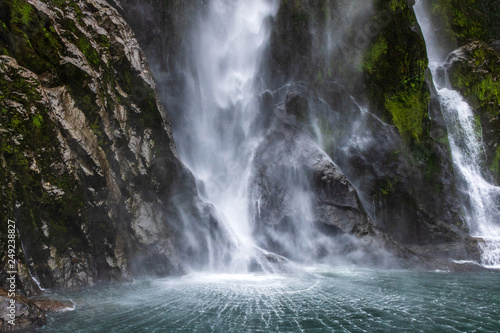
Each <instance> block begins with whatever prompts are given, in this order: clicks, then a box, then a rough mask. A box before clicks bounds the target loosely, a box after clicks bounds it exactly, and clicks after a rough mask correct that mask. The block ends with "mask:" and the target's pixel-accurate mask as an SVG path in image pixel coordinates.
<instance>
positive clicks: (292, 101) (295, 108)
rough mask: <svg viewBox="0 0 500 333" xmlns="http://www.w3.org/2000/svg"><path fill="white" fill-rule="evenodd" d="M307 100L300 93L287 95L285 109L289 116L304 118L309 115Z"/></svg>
mask: <svg viewBox="0 0 500 333" xmlns="http://www.w3.org/2000/svg"><path fill="white" fill-rule="evenodd" d="M307 106H308V102H307V98H306V97H305V96H303V95H301V94H300V93H297V92H290V93H288V95H286V101H285V108H286V112H287V113H288V114H293V115H295V116H297V117H301V118H303V117H304V116H305V115H306V114H307Z"/></svg>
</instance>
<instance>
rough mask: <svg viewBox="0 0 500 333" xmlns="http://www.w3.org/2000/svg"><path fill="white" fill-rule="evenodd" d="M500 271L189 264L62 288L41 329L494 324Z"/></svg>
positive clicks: (452, 328)
mask: <svg viewBox="0 0 500 333" xmlns="http://www.w3.org/2000/svg"><path fill="white" fill-rule="evenodd" d="M499 282H500V274H497V273H474V274H463V273H462V274H454V273H422V272H411V271H385V272H381V271H371V270H356V269H331V268H330V269H327V268H325V267H320V268H318V269H308V270H306V272H305V273H303V274H293V275H265V274H257V275H254V274H243V275H217V274H211V275H209V274H192V275H188V276H185V277H176V278H166V279H158V280H145V281H137V282H134V283H129V284H124V285H119V286H110V287H96V288H88V289H85V290H84V291H81V292H77V293H72V294H67V295H64V294H61V295H58V296H60V297H61V298H64V297H66V298H72V299H73V300H74V302H75V303H76V310H75V311H72V312H67V313H60V314H55V315H53V316H52V317H51V320H50V322H49V324H48V325H47V326H46V327H45V328H43V329H41V331H42V332H331V331H335V332H337V331H339V332H363V331H368V332H374V331H375V332H377V331H378V332H386V331H398V332H429V331H443V332H470V331H474V330H478V329H480V331H482V332H497V331H498V329H499V326H498V322H499V321H500V315H499V313H500V305H499V299H500V291H499V289H498V288H497V286H498V285H499Z"/></svg>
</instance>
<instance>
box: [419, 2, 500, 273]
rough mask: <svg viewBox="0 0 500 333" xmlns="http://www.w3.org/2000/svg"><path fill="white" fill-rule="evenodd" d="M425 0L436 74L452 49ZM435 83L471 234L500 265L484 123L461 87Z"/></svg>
mask: <svg viewBox="0 0 500 333" xmlns="http://www.w3.org/2000/svg"><path fill="white" fill-rule="evenodd" d="M424 1H425V0H419V1H417V2H416V4H415V7H414V8H415V13H416V15H417V19H418V22H419V24H420V27H421V29H422V32H423V34H424V38H425V42H426V45H427V54H428V57H429V67H430V69H431V71H432V74H433V77H436V70H437V69H438V68H439V66H441V65H443V64H444V61H445V57H446V54H448V53H449V52H450V51H451V50H446V49H443V48H442V47H441V46H440V41H439V40H437V39H436V38H435V37H434V30H433V25H432V22H431V20H430V19H429V17H430V15H429V13H428V12H427V9H426V7H425V4H424ZM434 85H435V86H436V89H437V94H438V98H439V102H440V105H441V110H442V112H443V117H444V120H445V122H446V126H447V130H448V140H449V143H450V149H451V153H452V159H453V164H454V168H455V177H456V178H457V184H458V186H459V190H460V192H461V197H462V200H463V205H464V213H463V215H464V218H465V220H466V222H467V225H468V227H469V230H470V234H471V236H474V237H477V238H478V239H479V244H480V248H481V252H482V254H481V263H482V264H483V265H485V266H488V267H497V268H500V187H497V186H495V185H493V184H491V183H489V182H488V181H487V180H486V179H485V177H484V170H483V166H482V165H481V161H483V160H484V148H483V142H482V138H481V129H480V125H476V122H475V118H474V113H473V109H472V107H471V106H470V105H469V104H468V103H467V102H466V101H465V99H464V98H463V97H462V96H461V94H460V93H459V92H458V91H455V90H453V89H452V88H451V87H450V86H449V85H448V84H447V83H446V82H445V83H443V84H441V85H440V84H439V83H437V82H436V81H435V82H434Z"/></svg>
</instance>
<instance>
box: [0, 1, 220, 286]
mask: <svg viewBox="0 0 500 333" xmlns="http://www.w3.org/2000/svg"><path fill="white" fill-rule="evenodd" d="M18 3H19V2H17V1H14V0H6V1H2V2H1V3H0V7H1V11H0V12H1V14H0V16H1V17H0V19H1V20H2V22H5V25H2V27H1V28H0V29H2V30H1V33H2V36H6V38H5V39H0V49H1V50H2V54H5V55H2V56H0V91H1V92H2V96H3V97H4V98H2V99H1V100H0V110H1V111H0V129H2V130H1V131H0V141H1V142H2V154H1V155H0V167H1V170H0V171H1V172H0V175H1V176H0V188H1V189H2V190H1V191H0V199H1V200H0V202H1V203H0V215H1V216H3V217H4V216H5V217H9V218H14V217H15V218H16V219H17V225H16V226H17V229H18V233H16V235H17V237H18V238H17V240H18V241H17V246H18V259H19V261H20V263H21V265H24V266H23V267H25V268H26V269H25V270H24V272H25V274H24V275H23V279H22V281H21V284H22V286H19V287H20V289H21V290H24V291H25V293H26V294H34V293H36V292H38V291H39V288H38V290H37V287H36V286H34V285H36V284H35V283H34V282H33V281H34V279H36V280H39V281H40V285H41V287H42V288H55V289H57V288H74V287H79V286H85V285H91V284H94V283H96V282H98V281H109V280H122V279H130V278H131V277H132V276H134V275H138V274H151V275H165V274H178V273H181V272H183V271H184V268H183V265H184V263H185V261H187V260H190V258H196V261H199V263H200V264H201V263H202V262H203V261H204V260H207V257H206V252H207V248H206V246H207V244H206V243H203V242H200V244H192V243H193V242H192V241H187V240H186V238H185V235H186V234H185V231H186V229H188V228H192V230H191V231H190V235H194V236H193V238H195V239H197V238H202V237H201V235H206V234H210V235H212V236H213V237H219V241H220V242H224V236H223V235H222V234H221V231H220V229H218V228H217V220H216V219H215V218H214V217H213V215H212V213H213V212H212V211H210V209H208V208H207V206H208V205H207V204H205V203H203V202H202V201H201V200H200V199H199V198H198V196H197V193H196V188H195V184H194V180H193V177H192V175H191V174H190V172H189V171H188V170H187V169H186V168H185V166H184V165H183V164H182V163H181V162H180V161H179V159H178V157H177V152H176V149H175V145H174V143H173V140H172V134H171V130H170V122H169V119H168V118H167V115H166V111H165V110H164V108H163V107H162V105H161V104H160V101H159V98H158V94H157V91H156V88H155V83H154V80H153V77H152V74H151V71H150V68H149V65H148V62H147V61H146V58H145V56H144V54H143V52H142V50H141V48H140V47H139V44H138V42H137V40H136V38H135V34H134V32H133V31H132V30H131V28H130V27H129V26H128V24H127V23H126V21H125V20H124V18H123V17H122V16H121V14H120V12H123V11H122V10H121V9H120V6H119V5H118V4H117V3H113V6H111V5H110V4H109V3H108V2H106V1H78V2H74V1H71V2H62V3H60V4H59V3H58V4H56V3H55V2H43V1H34V0H33V1H31V0H28V1H23V2H21V3H22V9H23V11H24V12H23V13H29V15H30V18H31V19H30V21H29V22H25V20H23V19H22V18H21V19H20V17H21V16H22V14H23V13H20V12H19V10H18V9H19V8H20V7H19V6H20V5H18ZM62 13H64V15H62ZM20 15H21V16H20ZM23 15H24V14H23ZM23 17H24V16H23ZM13 41H17V42H16V43H17V44H16V43H14V42H13ZM184 217H189V221H190V223H189V224H188V225H186V224H184V221H183V218H184ZM4 226H5V224H2V228H4ZM209 230H210V232H209ZM1 234H2V235H5V234H6V233H5V230H3V229H2V230H1ZM2 237H3V236H2ZM6 248H7V247H5V246H2V247H1V249H0V257H1V258H2V264H3V263H4V260H5V258H6V257H5V255H4V254H5V251H6ZM2 284H4V281H3V280H2V281H1V282H0V286H1V285H2Z"/></svg>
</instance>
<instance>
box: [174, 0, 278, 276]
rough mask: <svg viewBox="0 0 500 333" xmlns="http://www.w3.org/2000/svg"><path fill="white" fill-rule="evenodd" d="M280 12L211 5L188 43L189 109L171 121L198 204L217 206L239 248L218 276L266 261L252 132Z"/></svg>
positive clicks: (270, 2) (267, 1) (242, 3)
mask: <svg viewBox="0 0 500 333" xmlns="http://www.w3.org/2000/svg"><path fill="white" fill-rule="evenodd" d="M278 5H279V3H278V2H277V1H275V0H238V1H226V0H213V1H210V2H209V3H208V5H207V8H205V12H204V13H203V16H202V18H201V19H200V20H199V22H198V23H197V24H196V25H195V27H194V29H193V31H192V36H190V40H191V45H190V47H189V48H190V49H189V52H190V54H189V61H190V65H189V68H187V69H184V77H185V82H186V87H185V88H184V89H185V97H184V101H183V105H184V107H183V108H182V114H181V115H173V117H172V118H173V132H174V137H175V140H176V142H177V148H178V151H179V155H180V158H181V160H182V161H183V162H184V163H185V164H186V165H187V166H188V168H189V169H190V170H191V171H192V173H193V175H194V177H195V179H196V183H197V188H198V191H199V194H200V197H202V198H203V199H205V200H206V201H208V202H210V203H211V204H213V205H214V206H215V208H216V209H217V211H218V213H219V220H220V221H221V222H222V223H223V224H224V226H225V229H226V230H227V234H228V235H229V238H230V241H231V243H232V244H233V245H234V247H233V248H232V249H230V250H228V251H231V253H229V257H230V258H231V259H230V263H229V265H226V267H225V268H221V267H215V266H214V267H212V269H214V270H221V269H229V271H231V272H241V271H246V270H247V269H248V267H249V266H250V265H252V263H253V262H255V260H257V261H258V258H259V257H262V256H265V255H266V254H265V252H264V251H263V250H260V249H258V248H257V247H256V246H255V245H254V241H253V239H252V228H251V217H250V212H249V198H248V193H249V191H248V186H249V179H250V177H251V168H250V166H251V161H252V158H253V155H254V151H255V148H256V146H257V144H258V142H259V135H257V134H255V132H254V131H253V130H252V129H251V128H250V127H251V125H252V124H253V123H254V120H255V117H256V115H257V113H258V105H257V103H255V94H256V92H255V89H254V87H255V86H256V84H258V83H259V82H258V77H257V76H258V72H259V69H260V64H261V59H262V57H263V52H264V51H265V49H266V46H267V45H268V41H269V37H270V27H269V26H268V24H266V23H267V22H268V21H269V18H270V17H272V16H273V15H275V14H276V12H277V9H278ZM214 246H217V244H215V245H214ZM214 265H216V263H215V264H214ZM261 266H262V265H261Z"/></svg>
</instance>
